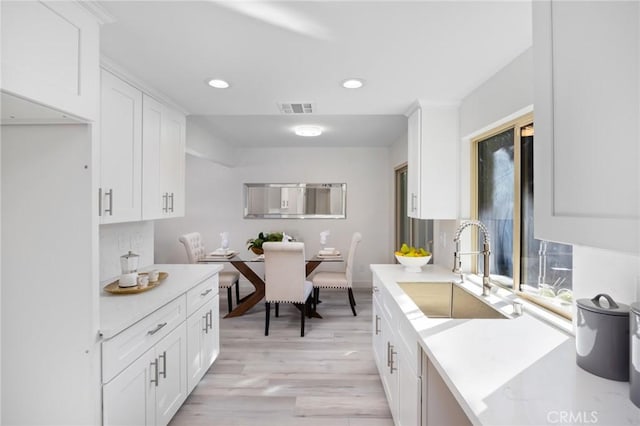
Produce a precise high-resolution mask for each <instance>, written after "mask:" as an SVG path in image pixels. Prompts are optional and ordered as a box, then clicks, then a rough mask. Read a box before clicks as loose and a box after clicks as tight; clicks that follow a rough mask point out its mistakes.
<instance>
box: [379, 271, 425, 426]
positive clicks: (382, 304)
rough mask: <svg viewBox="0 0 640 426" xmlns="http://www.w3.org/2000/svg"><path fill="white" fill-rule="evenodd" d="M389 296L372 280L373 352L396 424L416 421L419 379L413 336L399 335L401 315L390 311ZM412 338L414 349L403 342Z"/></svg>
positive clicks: (418, 417) (419, 392)
mask: <svg viewBox="0 0 640 426" xmlns="http://www.w3.org/2000/svg"><path fill="white" fill-rule="evenodd" d="M392 303H394V302H393V301H392V300H391V298H390V296H388V297H385V296H384V294H383V291H382V290H381V289H380V287H378V286H376V285H375V283H374V294H373V323H374V324H373V352H374V359H375V362H376V365H377V367H378V372H379V374H380V380H381V381H382V386H383V388H384V392H385V394H386V397H387V402H388V404H389V409H390V410H391V415H392V416H393V420H394V423H395V424H396V425H403V426H415V425H419V424H420V413H421V409H420V400H421V379H420V376H419V375H418V372H419V369H418V366H419V360H418V359H417V358H416V356H415V353H416V351H417V340H416V338H415V337H414V336H402V335H401V332H402V329H403V325H404V324H402V323H401V321H402V320H403V319H402V316H401V315H400V313H399V310H398V312H394V310H395V309H394V307H393V305H392ZM406 341H408V342H414V343H415V345H416V349H415V350H411V348H410V347H408V346H407V344H406V343H405V342H406Z"/></svg>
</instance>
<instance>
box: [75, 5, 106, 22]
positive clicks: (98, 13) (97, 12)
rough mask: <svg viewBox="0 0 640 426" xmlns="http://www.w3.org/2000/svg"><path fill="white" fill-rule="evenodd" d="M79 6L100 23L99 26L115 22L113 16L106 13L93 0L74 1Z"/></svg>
mask: <svg viewBox="0 0 640 426" xmlns="http://www.w3.org/2000/svg"><path fill="white" fill-rule="evenodd" d="M76 3H78V4H79V5H80V6H82V7H83V8H85V10H87V11H89V13H91V14H92V15H93V16H94V17H95V18H96V19H97V20H98V22H99V23H100V25H104V24H112V23H114V22H116V18H115V16H113V15H112V14H111V13H109V12H108V11H107V9H105V8H104V7H103V6H102V5H101V4H99V3H98V2H97V1H94V0H76Z"/></svg>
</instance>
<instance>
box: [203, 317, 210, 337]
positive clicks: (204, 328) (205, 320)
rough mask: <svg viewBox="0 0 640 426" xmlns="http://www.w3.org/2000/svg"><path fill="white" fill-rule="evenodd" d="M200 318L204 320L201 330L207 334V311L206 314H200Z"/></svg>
mask: <svg viewBox="0 0 640 426" xmlns="http://www.w3.org/2000/svg"><path fill="white" fill-rule="evenodd" d="M202 319H203V320H204V326H203V328H202V331H204V332H205V333H206V334H209V313H208V312H207V313H206V314H204V315H203V316H202Z"/></svg>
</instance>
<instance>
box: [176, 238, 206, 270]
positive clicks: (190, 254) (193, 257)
mask: <svg viewBox="0 0 640 426" xmlns="http://www.w3.org/2000/svg"><path fill="white" fill-rule="evenodd" d="M178 241H180V242H181V243H182V244H184V248H185V249H186V250H187V259H189V263H198V259H200V258H201V257H204V255H205V249H204V243H203V241H202V236H201V235H200V233H199V232H191V233H189V234H184V235H181V236H180V238H178Z"/></svg>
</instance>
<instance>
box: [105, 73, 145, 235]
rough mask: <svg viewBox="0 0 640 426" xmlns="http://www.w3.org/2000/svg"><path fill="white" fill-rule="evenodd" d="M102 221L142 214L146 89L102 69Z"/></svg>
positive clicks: (117, 220) (123, 219) (135, 218)
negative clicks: (141, 90) (143, 110)
mask: <svg viewBox="0 0 640 426" xmlns="http://www.w3.org/2000/svg"><path fill="white" fill-rule="evenodd" d="M101 93H102V100H101V106H102V109H101V123H100V174H101V177H100V187H101V191H102V197H101V198H102V199H101V223H117V222H129V221H139V220H141V218H142V206H141V200H142V198H141V197H142V195H141V189H142V171H141V169H142V162H141V161H142V158H141V155H142V128H141V126H142V92H140V91H139V90H138V89H136V88H135V87H133V86H131V85H129V84H127V83H126V82H124V81H122V80H120V79H119V78H117V77H116V76H114V75H113V74H111V73H109V72H107V71H104V70H103V71H102V92H101Z"/></svg>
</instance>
